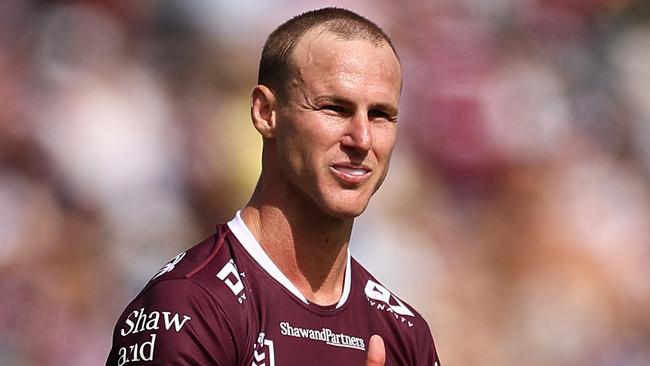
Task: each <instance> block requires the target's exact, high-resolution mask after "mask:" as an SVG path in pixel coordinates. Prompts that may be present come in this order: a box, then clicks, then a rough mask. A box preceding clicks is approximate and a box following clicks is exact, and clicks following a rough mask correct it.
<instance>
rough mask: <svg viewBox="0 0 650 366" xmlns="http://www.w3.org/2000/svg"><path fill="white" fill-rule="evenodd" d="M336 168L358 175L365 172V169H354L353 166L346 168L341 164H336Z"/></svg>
mask: <svg viewBox="0 0 650 366" xmlns="http://www.w3.org/2000/svg"><path fill="white" fill-rule="evenodd" d="M336 169H337V170H339V171H342V172H343V173H346V174H350V175H356V176H360V175H364V174H366V170H365V169H354V168H347V167H343V166H337V167H336Z"/></svg>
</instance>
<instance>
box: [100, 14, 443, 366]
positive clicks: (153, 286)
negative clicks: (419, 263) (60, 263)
mask: <svg viewBox="0 0 650 366" xmlns="http://www.w3.org/2000/svg"><path fill="white" fill-rule="evenodd" d="M401 82H402V80H401V69H400V64H399V61H398V58H397V56H396V53H395V50H394V49H393V46H392V44H391V42H390V40H389V38H388V37H387V36H386V35H385V34H384V32H383V31H381V29H379V28H378V27H377V26H376V25H375V24H373V23H371V22H370V21H368V20H366V19H365V18H362V17H361V16H359V15H357V14H355V13H352V12H350V11H347V10H343V9H335V8H326V9H320V10H316V11H311V12H307V13H305V14H302V15H300V16H297V17H295V18H293V19H291V20H289V21H288V22H286V23H285V24H283V25H281V26H280V27H279V28H278V29H276V30H275V31H274V32H273V33H272V34H271V35H270V36H269V38H268V40H267V42H266V44H265V46H264V49H263V51H262V59H261V61H260V71H259V82H258V83H259V85H257V86H256V87H255V88H254V89H253V92H252V106H251V119H252V122H253V125H254V126H255V128H256V129H257V131H259V133H260V134H261V135H262V138H263V141H264V145H263V152H262V173H261V176H260V179H259V181H258V184H257V187H256V189H255V192H254V193H253V195H252V197H251V199H250V201H249V202H248V204H247V205H246V206H245V207H244V208H243V209H242V210H241V211H240V212H238V213H237V214H236V216H235V218H233V219H232V220H231V221H230V222H228V223H227V224H224V225H218V226H217V232H216V233H215V234H214V235H213V236H211V237H210V238H208V239H206V240H205V241H204V242H202V243H200V244H198V245H197V246H195V247H193V248H191V249H189V250H188V251H187V252H184V253H181V254H179V255H178V256H177V257H176V258H174V259H173V260H172V261H171V262H169V263H168V264H167V265H165V266H164V267H163V268H162V269H161V270H160V271H159V272H158V273H157V274H155V275H154V277H153V279H152V280H151V281H150V283H149V284H148V285H147V286H146V287H145V288H144V290H143V291H142V292H141V293H140V295H138V297H137V298H136V299H135V300H134V301H133V302H132V303H131V304H130V305H129V306H128V307H127V309H126V310H125V311H124V313H123V314H122V316H121V318H120V319H119V321H118V323H117V326H116V328H115V333H114V338H113V349H112V350H111V352H110V355H109V358H108V361H107V365H118V366H121V365H125V364H127V363H128V364H131V365H144V364H156V365H227V366H234V365H245V366H250V365H373V366H377V365H426V366H432V365H438V357H437V354H436V351H435V348H434V345H433V339H432V337H431V333H430V331H429V328H428V326H427V324H426V322H425V321H424V320H423V319H422V317H421V316H420V315H419V314H417V313H416V312H415V310H413V309H412V308H411V307H410V306H408V305H407V304H405V303H404V302H403V301H402V300H400V299H398V298H397V297H396V296H394V295H393V294H392V293H390V292H389V291H388V290H387V289H386V288H385V287H383V286H382V285H381V284H379V282H378V281H377V280H376V279H375V278H374V277H372V276H371V275H370V274H369V273H368V272H367V271H366V270H365V269H364V268H363V267H361V265H360V264H359V263H357V262H356V261H355V260H354V259H352V258H351V257H350V254H349V250H348V246H349V240H350V234H351V230H352V223H353V221H354V218H355V217H356V216H358V215H360V214H361V213H362V212H363V211H364V210H365V208H366V206H367V204H368V201H369V200H370V197H371V196H372V195H373V194H374V192H375V191H377V189H378V188H379V186H380V185H381V183H382V182H383V180H384V178H385V177H386V173H387V171H388V163H389V160H390V155H391V152H392V149H393V145H394V143H395V135H396V131H397V125H396V122H397V111H398V101H399V96H400V91H401Z"/></svg>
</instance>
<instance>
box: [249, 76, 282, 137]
mask: <svg viewBox="0 0 650 366" xmlns="http://www.w3.org/2000/svg"><path fill="white" fill-rule="evenodd" d="M251 101H252V103H251V120H252V121H253V126H255V129H256V130H257V131H258V132H259V133H260V135H262V137H263V138H265V139H272V138H274V137H275V126H276V123H275V122H276V118H277V100H276V99H275V95H274V94H273V92H272V91H271V89H269V88H267V87H266V86H264V85H257V86H256V87H255V88H253V91H252V92H251Z"/></svg>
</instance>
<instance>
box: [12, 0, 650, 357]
mask: <svg viewBox="0 0 650 366" xmlns="http://www.w3.org/2000/svg"><path fill="white" fill-rule="evenodd" d="M332 4H339V5H341V6H345V7H349V8H350V9H352V10H355V11H358V12H359V13H361V14H365V15H367V16H368V17H369V18H370V19H373V20H376V21H377V23H378V24H379V25H381V26H383V27H384V29H385V30H386V31H387V33H388V34H389V35H390V36H391V37H392V38H393V41H394V43H395V44H396V46H397V48H398V51H399V52H400V56H401V60H402V63H403V68H404V72H405V75H404V89H403V93H402V101H401V111H400V121H399V124H400V129H401V131H400V135H399V139H398V145H397V147H396V150H395V152H394V158H393V162H392V165H391V173H390V174H389V177H388V180H387V182H386V183H385V185H384V187H383V188H382V190H380V191H379V193H378V195H377V197H376V198H375V199H374V201H372V202H371V207H370V208H369V210H368V212H367V213H366V214H364V215H362V216H361V217H360V218H359V219H358V220H357V226H356V227H355V232H354V235H353V244H352V252H353V254H354V255H356V256H357V257H358V258H359V259H360V261H361V262H362V263H364V264H365V265H366V266H367V267H368V268H369V269H370V270H371V271H373V272H374V273H375V274H376V275H377V276H378V277H379V278H382V279H383V280H384V281H385V282H386V284H387V285H388V286H389V287H391V288H393V289H395V290H396V292H397V295H399V296H401V297H403V298H405V299H406V300H407V301H409V302H410V303H412V304H413V305H414V306H416V307H417V308H418V309H420V310H422V312H423V315H424V316H425V318H426V319H427V320H428V322H429V324H430V326H431V328H432V330H433V334H434V337H435V339H436V344H437V347H438V348H439V350H438V351H439V354H440V356H441V359H442V361H443V364H444V365H447V366H463V365H503V366H508V365H513V366H518V365H527V366H538V365H539V366H542V365H549V364H553V365H558V366H565V365H566V366H573V365H590V366H620V365H625V366H647V365H648V364H650V269H649V268H650V239H649V238H650V224H649V223H650V184H648V183H649V180H650V67H649V66H648V65H650V5H648V4H647V3H646V2H644V1H642V0H567V1H560V0H525V1H518V0H499V1H487V0H437V1H415V0H409V1H405V2H391V1H383V2H380V3H377V2H375V1H369V0H366V1H363V0H357V1H348V2H327V3H325V2H322V1H315V0H311V1H291V0H283V1H279V2H278V1H255V2H236V1H216V0H215V1H183V0H165V1H116V0H85V1H43V0H41V1H37V0H28V1H25V0H4V1H2V2H1V3H0V80H2V82H1V83H0V276H1V277H2V278H3V280H2V281H0V364H2V365H25V366H31V365H73V366H74V365H95V364H102V363H103V360H104V359H105V357H106V355H107V353H108V349H109V347H110V338H111V332H112V326H113V324H114V322H115V320H116V319H117V316H118V315H119V313H120V311H121V310H122V309H123V308H124V306H125V305H126V302H127V301H128V299H130V298H133V297H134V296H135V294H136V293H137V291H138V290H139V289H140V288H141V287H142V286H143V284H144V283H145V282H146V281H147V280H148V278H150V277H151V276H152V275H153V274H154V273H155V272H156V271H157V269H158V268H159V267H160V266H161V265H162V264H164V263H165V262H166V261H167V260H168V259H169V258H171V257H173V256H174V255H176V254H177V253H178V252H180V251H182V250H184V249H186V248H187V247H189V246H190V245H192V244H193V243H195V242H197V241H198V240H200V239H202V238H203V237H206V236H208V235H209V234H211V232H212V229H213V227H214V224H216V223H218V222H223V221H226V220H228V219H230V218H231V217H232V216H233V214H234V212H235V210H237V209H238V208H240V207H241V206H243V204H244V203H245V201H244V200H245V199H246V198H247V197H248V196H249V194H250V192H251V191H252V189H253V185H254V183H255V181H256V179H257V175H258V173H259V169H260V167H259V156H260V149H261V141H260V138H259V136H258V135H257V134H256V132H255V130H254V129H253V128H252V126H251V124H250V121H249V115H248V108H249V93H250V90H251V88H252V86H253V85H254V83H255V79H256V73H257V70H256V67H257V62H258V60H259V50H260V49H261V46H262V43H263V41H264V37H265V36H266V34H267V33H268V32H269V31H270V30H271V29H273V28H274V27H275V26H276V25H277V24H279V23H280V22H281V21H282V20H284V19H286V18H288V17H289V16H290V15H292V14H297V13H299V12H301V11H304V10H307V9H311V8H316V7H321V6H325V5H332ZM404 268H408V270H407V271H403V269H404Z"/></svg>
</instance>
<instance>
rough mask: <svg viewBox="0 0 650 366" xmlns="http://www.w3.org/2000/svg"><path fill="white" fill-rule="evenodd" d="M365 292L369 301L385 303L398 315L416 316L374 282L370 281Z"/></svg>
mask: <svg viewBox="0 0 650 366" xmlns="http://www.w3.org/2000/svg"><path fill="white" fill-rule="evenodd" d="M365 292H366V296H368V298H369V299H372V300H376V301H381V302H383V303H384V304H386V305H388V307H389V309H390V310H392V311H393V312H395V313H397V314H400V315H405V316H415V314H413V312H412V311H411V310H410V309H409V308H407V307H406V305H404V303H403V302H402V301H401V300H400V299H398V298H397V297H396V296H394V295H393V294H391V293H390V291H388V290H387V289H386V288H385V287H384V286H382V285H380V284H378V283H377V282H375V281H373V280H368V282H367V283H366V288H365ZM391 299H392V300H393V301H391ZM392 302H394V303H392Z"/></svg>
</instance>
